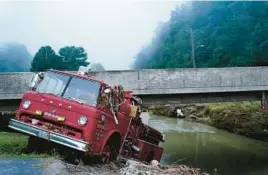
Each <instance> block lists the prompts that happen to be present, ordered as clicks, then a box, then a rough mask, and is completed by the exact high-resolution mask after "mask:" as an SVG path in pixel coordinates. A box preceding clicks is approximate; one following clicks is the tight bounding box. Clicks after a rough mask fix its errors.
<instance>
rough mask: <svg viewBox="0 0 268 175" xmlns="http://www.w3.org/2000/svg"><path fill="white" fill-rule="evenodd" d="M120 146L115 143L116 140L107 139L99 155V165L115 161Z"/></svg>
mask: <svg viewBox="0 0 268 175" xmlns="http://www.w3.org/2000/svg"><path fill="white" fill-rule="evenodd" d="M119 147H120V144H118V143H116V140H113V139H109V141H108V142H107V143H106V145H105V146H104V149H103V153H102V155H101V163H103V164H106V163H109V162H111V161H115V160H116V159H117V157H118V153H119Z"/></svg>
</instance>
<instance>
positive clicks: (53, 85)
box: [36, 72, 70, 95]
mask: <svg viewBox="0 0 268 175" xmlns="http://www.w3.org/2000/svg"><path fill="white" fill-rule="evenodd" d="M69 78H70V76H68V75H62V74H57V73H54V72H46V73H45V77H44V79H43V80H42V81H41V82H40V83H39V84H38V86H37V88H36V90H37V91H38V92H41V93H51V94H55V95H61V94H62V92H63V90H64V87H65V86H66V84H67V83H68V80H69Z"/></svg>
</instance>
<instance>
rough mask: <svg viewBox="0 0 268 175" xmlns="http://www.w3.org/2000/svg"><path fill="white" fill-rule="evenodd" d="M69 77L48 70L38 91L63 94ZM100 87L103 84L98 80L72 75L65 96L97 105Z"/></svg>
mask: <svg viewBox="0 0 268 175" xmlns="http://www.w3.org/2000/svg"><path fill="white" fill-rule="evenodd" d="M69 79H70V76H69V75H63V74H58V73H54V72H46V73H45V77H44V79H43V80H42V81H41V82H40V83H39V84H38V86H37V88H36V91H38V92H40V93H48V94H54V95H57V96H61V95H62V93H63V91H64V89H65V87H66V86H67V84H68V81H69ZM100 87H101V85H100V83H98V82H95V81H89V80H85V79H81V78H76V77H72V79H71V81H70V82H69V84H68V87H67V88H66V91H65V92H64V94H63V97H64V98H66V99H70V100H74V101H77V102H80V103H84V104H88V105H91V106H96V105H97V100H98V95H99V91H100Z"/></svg>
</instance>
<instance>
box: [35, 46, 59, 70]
mask: <svg viewBox="0 0 268 175" xmlns="http://www.w3.org/2000/svg"><path fill="white" fill-rule="evenodd" d="M47 69H58V70H61V69H63V61H62V58H61V57H60V56H59V55H57V54H56V53H55V51H54V50H53V49H52V47H51V46H42V47H41V48H40V49H39V50H38V52H37V53H36V54H35V56H34V58H33V61H32V67H31V71H45V70H47Z"/></svg>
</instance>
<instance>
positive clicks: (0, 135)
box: [0, 131, 51, 158]
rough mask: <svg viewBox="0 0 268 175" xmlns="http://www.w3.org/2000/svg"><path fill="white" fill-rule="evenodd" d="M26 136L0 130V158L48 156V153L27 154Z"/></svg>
mask: <svg viewBox="0 0 268 175" xmlns="http://www.w3.org/2000/svg"><path fill="white" fill-rule="evenodd" d="M28 138H29V137H28V136H26V135H23V134H20V133H11V132H4V131H0V158H48V157H51V155H48V154H34V153H30V154H27V144H28Z"/></svg>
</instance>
